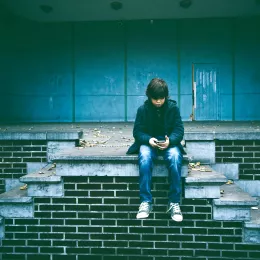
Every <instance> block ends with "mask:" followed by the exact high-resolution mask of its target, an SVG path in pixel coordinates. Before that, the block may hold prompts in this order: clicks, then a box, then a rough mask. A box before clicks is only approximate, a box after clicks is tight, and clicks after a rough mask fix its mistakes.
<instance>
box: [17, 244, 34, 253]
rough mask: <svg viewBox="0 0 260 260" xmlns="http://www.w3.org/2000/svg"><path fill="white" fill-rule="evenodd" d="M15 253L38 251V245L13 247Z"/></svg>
mask: <svg viewBox="0 0 260 260" xmlns="http://www.w3.org/2000/svg"><path fill="white" fill-rule="evenodd" d="M15 253H38V247H28V246H26V247H15Z"/></svg>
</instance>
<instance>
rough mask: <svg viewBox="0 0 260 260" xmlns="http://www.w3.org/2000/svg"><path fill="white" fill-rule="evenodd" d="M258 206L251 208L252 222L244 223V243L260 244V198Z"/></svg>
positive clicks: (259, 198)
mask: <svg viewBox="0 0 260 260" xmlns="http://www.w3.org/2000/svg"><path fill="white" fill-rule="evenodd" d="M256 199H257V201H258V205H257V206H256V207H252V208H251V220H250V221H247V222H245V223H244V230H243V231H244V233H243V236H244V242H248V243H260V197H258V198H256Z"/></svg>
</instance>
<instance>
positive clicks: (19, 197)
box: [0, 187, 32, 203]
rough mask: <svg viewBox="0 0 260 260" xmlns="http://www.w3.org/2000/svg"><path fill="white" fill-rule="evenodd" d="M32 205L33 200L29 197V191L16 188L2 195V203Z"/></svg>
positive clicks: (0, 197) (0, 199)
mask: <svg viewBox="0 0 260 260" xmlns="http://www.w3.org/2000/svg"><path fill="white" fill-rule="evenodd" d="M10 202H13V203H31V202H32V198H31V197H28V196H27V190H20V187H16V188H14V189H12V190H10V191H7V192H4V193H2V194H0V203H10Z"/></svg>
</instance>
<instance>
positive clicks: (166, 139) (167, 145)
mask: <svg viewBox="0 0 260 260" xmlns="http://www.w3.org/2000/svg"><path fill="white" fill-rule="evenodd" d="M169 145H170V140H169V137H168V136H167V135H166V136H165V142H164V143H159V144H157V147H158V149H160V150H165V149H167V148H168V147H169Z"/></svg>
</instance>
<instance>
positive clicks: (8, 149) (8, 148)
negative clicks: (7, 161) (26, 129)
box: [3, 146, 22, 152]
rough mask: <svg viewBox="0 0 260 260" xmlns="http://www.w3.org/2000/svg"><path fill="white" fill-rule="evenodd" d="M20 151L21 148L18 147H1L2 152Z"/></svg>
mask: <svg viewBox="0 0 260 260" xmlns="http://www.w3.org/2000/svg"><path fill="white" fill-rule="evenodd" d="M21 150H22V147H20V146H11V147H3V151H10V152H11V151H12V152H19V151H21Z"/></svg>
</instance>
